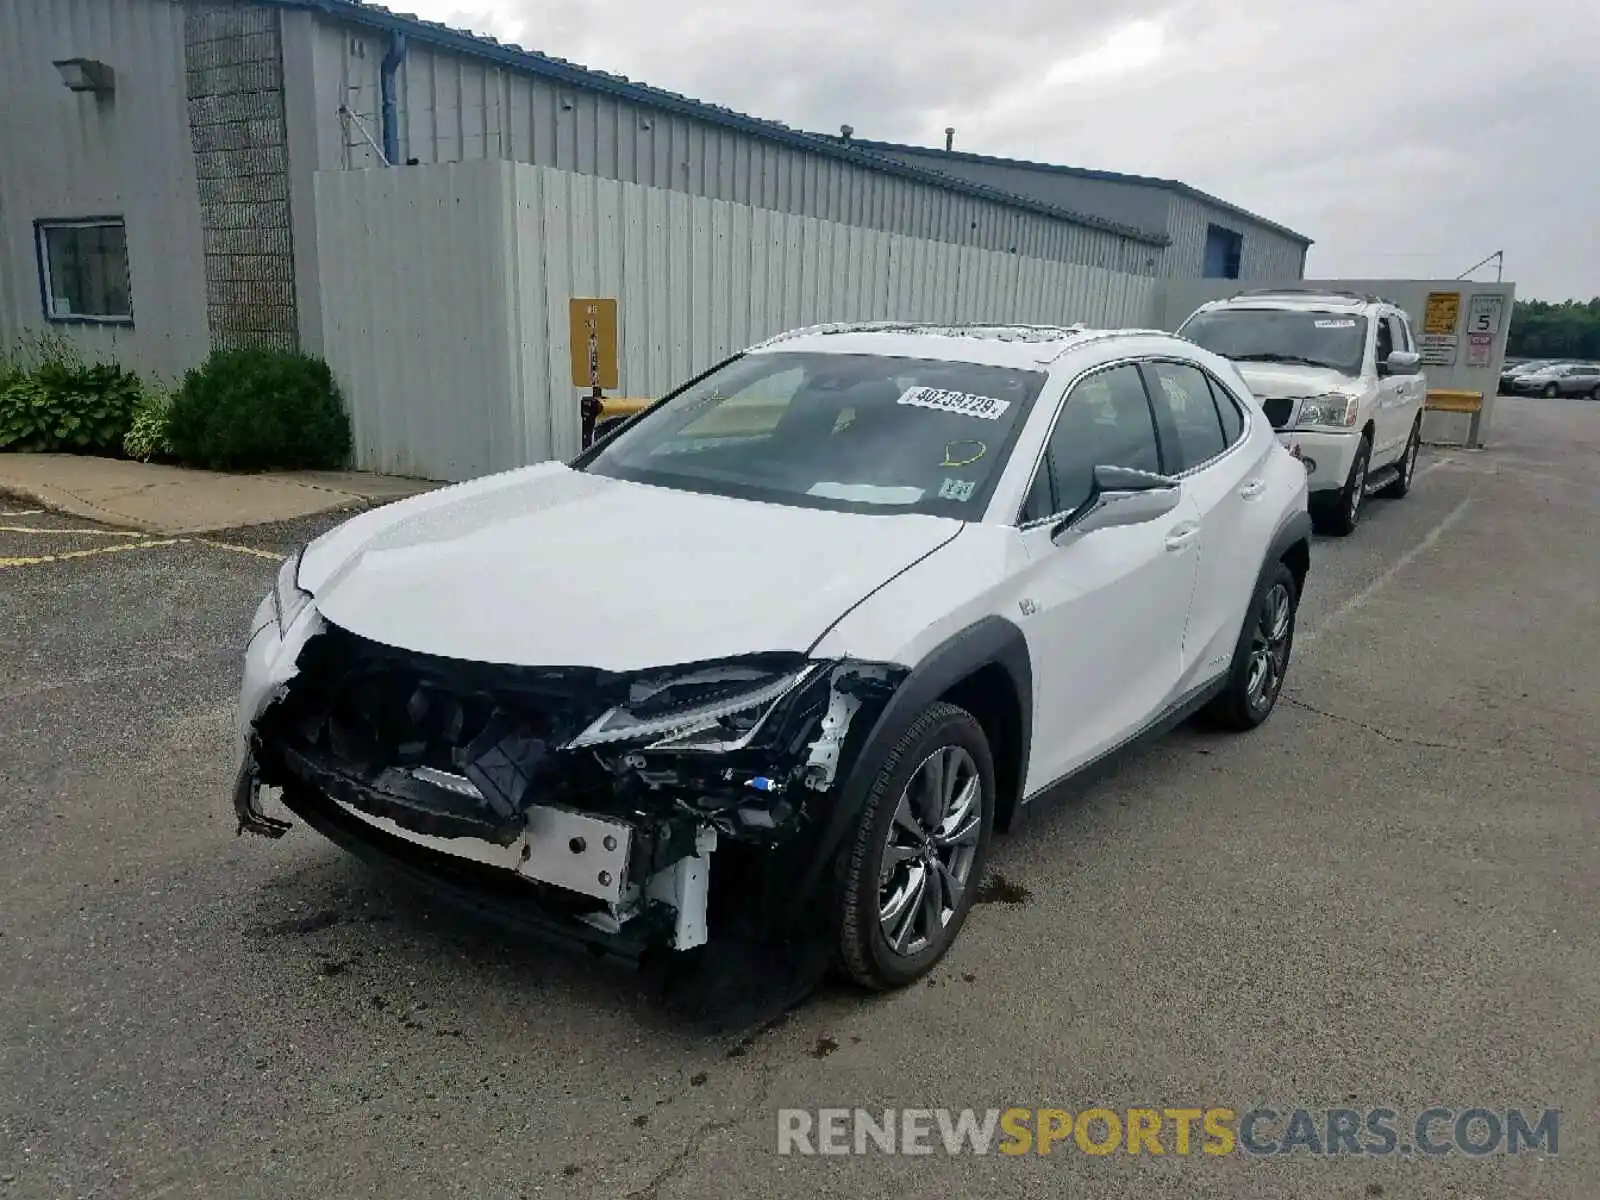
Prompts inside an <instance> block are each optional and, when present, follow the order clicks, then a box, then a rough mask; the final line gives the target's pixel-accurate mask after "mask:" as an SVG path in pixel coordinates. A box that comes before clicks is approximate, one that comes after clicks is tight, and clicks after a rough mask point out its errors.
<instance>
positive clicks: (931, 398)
mask: <svg viewBox="0 0 1600 1200" xmlns="http://www.w3.org/2000/svg"><path fill="white" fill-rule="evenodd" d="M899 403H901V404H911V405H915V406H916V407H917V408H932V409H937V410H938V411H940V412H953V413H963V414H965V415H966V416H969V417H982V418H983V419H984V420H985V421H997V420H999V419H1000V418H1001V417H1002V416H1004V415H1005V411H1006V409H1008V408H1010V407H1011V401H1009V400H1000V399H997V398H996V397H994V396H974V395H973V394H972V393H971V392H950V391H946V390H945V389H944V388H931V387H914V388H907V389H906V390H905V391H903V392H901V393H900V400H899Z"/></svg>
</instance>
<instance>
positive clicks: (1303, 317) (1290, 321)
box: [1178, 308, 1367, 375]
mask: <svg viewBox="0 0 1600 1200" xmlns="http://www.w3.org/2000/svg"><path fill="white" fill-rule="evenodd" d="M1178 333H1179V334H1180V335H1182V336H1183V337H1186V338H1188V339H1189V340H1190V341H1191V342H1194V343H1196V344H1197V345H1200V346H1204V347H1205V348H1206V349H1207V350H1210V351H1211V352H1212V353H1213V354H1220V355H1222V357H1224V358H1231V359H1233V360H1234V361H1235V362H1285V363H1299V364H1302V365H1304V366H1310V367H1331V368H1332V369H1333V370H1335V371H1339V372H1342V373H1343V374H1345V375H1359V374H1361V363H1362V359H1363V358H1364V356H1365V352H1366V346H1367V318H1365V317H1358V316H1352V315H1350V314H1348V313H1330V312H1311V311H1304V310H1287V309H1269V308H1219V309H1214V310H1212V311H1210V312H1203V313H1196V314H1195V315H1194V316H1192V317H1190V318H1189V319H1188V320H1187V321H1186V322H1184V325H1183V328H1182V329H1180V330H1178Z"/></svg>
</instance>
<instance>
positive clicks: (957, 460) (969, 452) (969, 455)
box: [939, 440, 989, 467]
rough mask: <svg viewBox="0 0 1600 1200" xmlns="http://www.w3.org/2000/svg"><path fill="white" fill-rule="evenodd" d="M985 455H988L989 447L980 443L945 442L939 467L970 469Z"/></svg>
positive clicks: (965, 441) (964, 441)
mask: <svg viewBox="0 0 1600 1200" xmlns="http://www.w3.org/2000/svg"><path fill="white" fill-rule="evenodd" d="M987 453H989V447H987V446H985V445H984V444H983V443H982V442H978V441H967V440H962V441H959V442H946V443H945V447H944V461H943V462H942V463H940V464H939V465H940V466H941V467H970V466H971V465H972V464H973V463H975V462H977V461H978V460H979V459H980V458H982V457H983V456H984V455H985V454H987Z"/></svg>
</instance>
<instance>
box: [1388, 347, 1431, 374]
mask: <svg viewBox="0 0 1600 1200" xmlns="http://www.w3.org/2000/svg"><path fill="white" fill-rule="evenodd" d="M1421 369H1422V355H1420V354H1414V353H1412V352H1411V351H1410V350H1396V351H1394V352H1393V353H1391V354H1390V355H1389V357H1388V358H1386V359H1384V360H1383V362H1382V363H1381V364H1379V370H1378V374H1380V375H1415V374H1416V373H1417V372H1418V371H1420V370H1421Z"/></svg>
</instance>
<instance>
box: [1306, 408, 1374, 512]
mask: <svg viewBox="0 0 1600 1200" xmlns="http://www.w3.org/2000/svg"><path fill="white" fill-rule="evenodd" d="M1371 461H1372V441H1371V439H1370V438H1368V437H1367V435H1366V434H1364V433H1363V434H1362V435H1361V445H1359V446H1358V447H1356V456H1355V458H1354V459H1352V460H1351V462H1350V474H1349V476H1348V477H1347V478H1346V479H1345V481H1344V486H1343V487H1342V488H1340V489H1339V490H1338V491H1337V492H1335V493H1334V494H1333V495H1332V496H1327V495H1326V493H1323V494H1320V495H1318V496H1316V497H1314V498H1313V500H1314V503H1313V505H1312V508H1311V519H1312V520H1313V521H1314V522H1315V523H1316V526H1317V532H1318V533H1328V534H1332V535H1333V536H1334V537H1349V536H1350V535H1351V534H1352V533H1354V532H1355V528H1356V526H1357V525H1359V524H1361V511H1362V509H1363V507H1365V505H1366V500H1367V491H1366V488H1367V465H1368V464H1369V463H1370V462H1371ZM1324 497H1326V498H1324Z"/></svg>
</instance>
